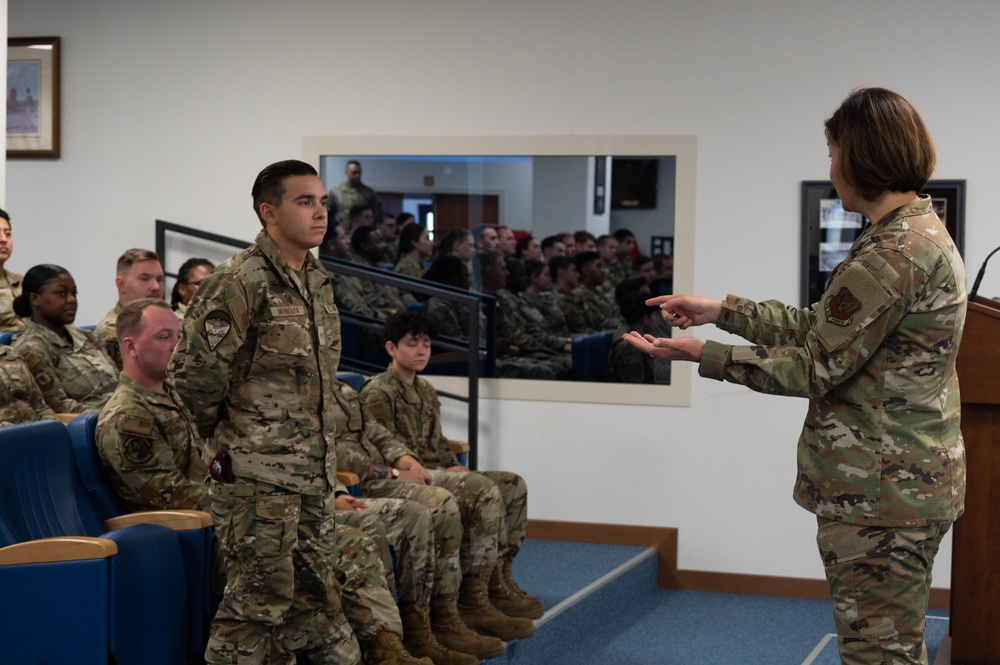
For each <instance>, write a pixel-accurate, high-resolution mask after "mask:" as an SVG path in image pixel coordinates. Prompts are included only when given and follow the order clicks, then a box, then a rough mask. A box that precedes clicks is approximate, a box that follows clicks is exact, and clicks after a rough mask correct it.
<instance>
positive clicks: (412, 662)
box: [362, 631, 434, 665]
mask: <svg viewBox="0 0 1000 665" xmlns="http://www.w3.org/2000/svg"><path fill="white" fill-rule="evenodd" d="M362 660H364V662H365V663H367V665H434V663H433V662H431V661H430V660H428V659H427V658H414V657H413V656H411V655H410V654H409V653H408V652H407V651H406V648H405V647H404V646H403V643H402V642H400V641H399V638H398V637H397V636H396V634H395V633H390V632H388V631H383V632H381V633H379V634H378V635H376V636H375V637H373V638H372V639H371V641H369V642H368V644H367V646H365V653H364V657H363V659H362Z"/></svg>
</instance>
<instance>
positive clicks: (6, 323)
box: [0, 210, 26, 332]
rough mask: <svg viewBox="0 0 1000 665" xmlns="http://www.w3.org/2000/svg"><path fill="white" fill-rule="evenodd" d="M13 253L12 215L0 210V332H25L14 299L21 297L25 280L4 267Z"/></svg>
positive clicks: (23, 323)
mask: <svg viewBox="0 0 1000 665" xmlns="http://www.w3.org/2000/svg"><path fill="white" fill-rule="evenodd" d="M13 251H14V234H13V232H12V231H11V226H10V215H8V214H7V211H5V210H0V331H11V332H16V331H19V330H24V328H25V326H26V324H25V322H24V321H22V320H21V319H20V318H18V316H17V315H16V314H14V298H16V297H17V296H18V295H20V293H21V280H23V279H24V278H23V277H22V276H21V275H18V274H17V273H13V272H10V271H9V270H7V269H6V268H5V267H4V265H5V264H6V263H7V260H8V259H10V255H11V253H12V252H13Z"/></svg>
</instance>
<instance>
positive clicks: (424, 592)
mask: <svg viewBox="0 0 1000 665" xmlns="http://www.w3.org/2000/svg"><path fill="white" fill-rule="evenodd" d="M361 495H362V497H364V498H362V501H364V502H365V503H367V504H368V506H369V508H370V509H375V508H376V506H378V505H379V504H380V502H382V501H386V500H390V501H391V500H399V499H403V500H405V501H404V503H406V504H416V505H419V506H420V507H421V508H422V509H423V510H424V511H425V512H428V513H429V517H430V522H431V528H430V538H432V543H431V547H432V549H431V551H430V553H429V555H428V559H429V564H430V572H429V573H428V572H427V571H426V570H422V569H421V568H420V567H419V566H418V565H416V561H417V559H416V558H414V559H413V561H412V562H407V561H405V559H406V557H400V555H399V551H398V550H397V552H396V566H397V568H399V571H398V578H399V587H398V592H399V593H398V595H399V601H400V603H415V604H419V605H426V604H427V603H429V602H430V600H431V596H432V595H433V596H434V597H450V596H454V595H455V594H457V593H458V587H459V586H460V585H461V583H462V566H461V563H460V561H459V551H460V550H461V547H462V518H461V513H460V511H459V508H458V502H457V501H456V500H455V497H453V496H452V494H451V492H449V491H448V490H446V489H444V488H441V487H433V486H425V485H417V484H416V483H410V482H406V481H404V480H391V479H385V480H370V481H366V482H364V483H363V484H362V485H361ZM390 537H391V536H390ZM416 549H417V548H416V547H415V546H414V545H410V551H411V552H415V551H416ZM404 566H406V567H408V568H410V569H411V570H412V573H411V572H409V571H408V570H406V569H405V568H404ZM411 575H412V577H413V581H412V582H409V581H407V580H406V579H405V578H407V577H408V576H411Z"/></svg>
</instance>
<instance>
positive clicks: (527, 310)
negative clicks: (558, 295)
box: [519, 291, 571, 337]
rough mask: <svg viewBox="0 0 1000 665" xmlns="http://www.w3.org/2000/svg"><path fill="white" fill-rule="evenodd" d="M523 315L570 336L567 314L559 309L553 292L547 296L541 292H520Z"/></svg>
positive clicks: (546, 327)
mask: <svg viewBox="0 0 1000 665" xmlns="http://www.w3.org/2000/svg"><path fill="white" fill-rule="evenodd" d="M520 296H521V298H520V301H519V302H520V308H521V315H522V316H524V317H525V318H528V319H531V320H532V321H535V322H536V323H537V324H538V325H540V326H542V327H544V328H545V329H546V330H550V331H552V332H553V333H555V334H556V335H560V336H562V337H570V336H571V334H570V331H569V326H567V325H566V315H565V314H563V312H562V310H561V309H559V305H558V303H556V302H555V300H554V298H553V297H552V295H551V293H550V294H549V295H548V296H546V295H542V294H540V293H538V294H536V293H532V292H531V291H524V292H523V293H521V294H520Z"/></svg>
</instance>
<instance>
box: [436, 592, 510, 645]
mask: <svg viewBox="0 0 1000 665" xmlns="http://www.w3.org/2000/svg"><path fill="white" fill-rule="evenodd" d="M431 630H432V631H433V634H434V637H435V639H437V641H438V642H440V643H441V644H443V645H444V646H446V647H448V648H449V649H453V650H455V651H459V652H461V653H471V654H472V655H474V656H476V657H477V658H479V659H480V660H486V659H487V658H496V657H497V656H502V655H503V651H504V649H503V642H501V641H500V640H498V639H497V638H495V637H487V636H485V635H480V634H479V633H477V632H476V631H474V630H471V629H470V628H469V627H468V626H466V625H465V623H463V622H462V617H461V616H460V615H459V613H458V603H457V601H456V599H455V596H447V597H442V598H435V599H433V600H431Z"/></svg>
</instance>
